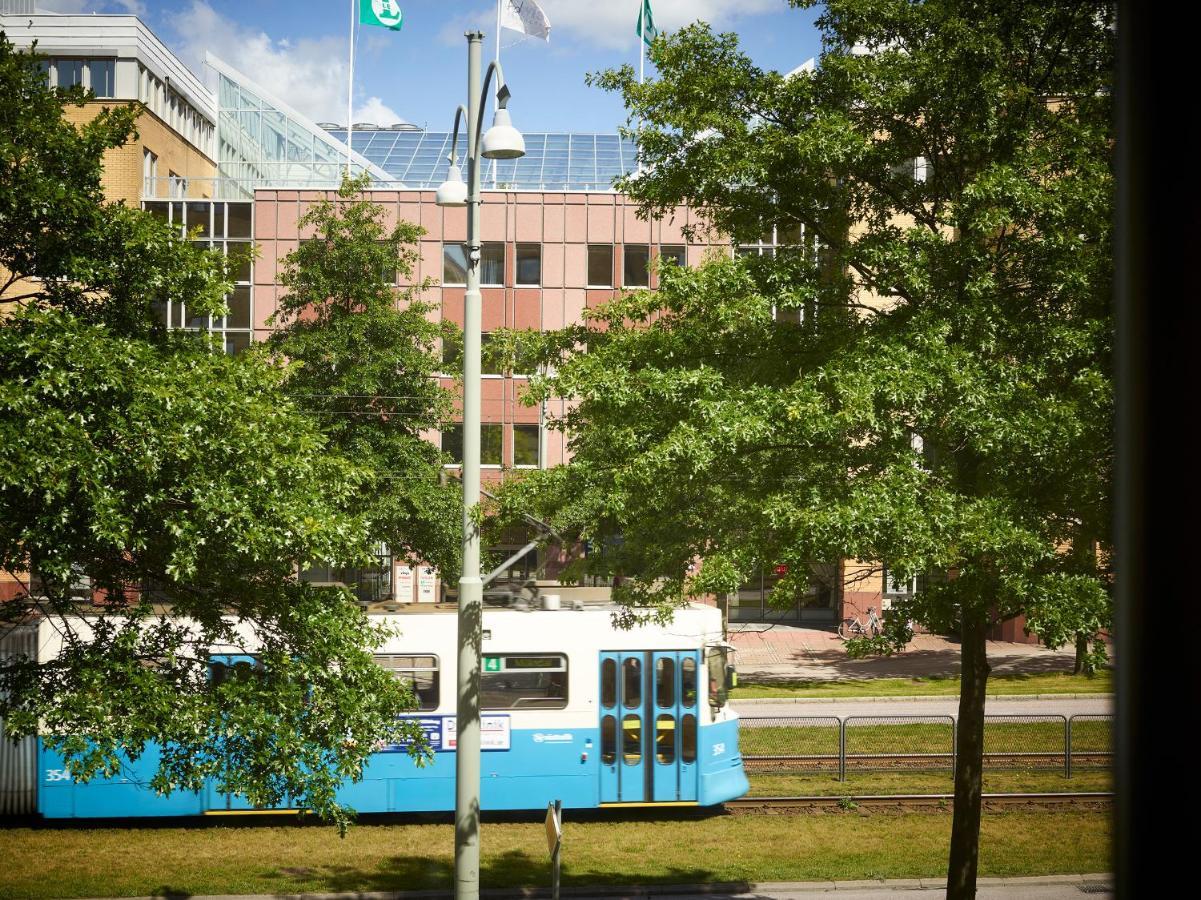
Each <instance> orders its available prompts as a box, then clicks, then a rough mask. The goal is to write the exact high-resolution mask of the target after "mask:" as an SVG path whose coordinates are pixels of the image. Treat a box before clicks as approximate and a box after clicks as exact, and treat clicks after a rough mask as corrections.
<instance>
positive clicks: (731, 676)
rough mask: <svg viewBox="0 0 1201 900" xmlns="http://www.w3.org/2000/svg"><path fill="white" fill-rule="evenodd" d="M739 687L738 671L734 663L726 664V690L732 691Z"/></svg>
mask: <svg viewBox="0 0 1201 900" xmlns="http://www.w3.org/2000/svg"><path fill="white" fill-rule="evenodd" d="M736 687H738V672H737V670H736V669H735V668H734V665H733V663H731V664H729V665H727V666H726V690H727V691H732V690H734V688H736Z"/></svg>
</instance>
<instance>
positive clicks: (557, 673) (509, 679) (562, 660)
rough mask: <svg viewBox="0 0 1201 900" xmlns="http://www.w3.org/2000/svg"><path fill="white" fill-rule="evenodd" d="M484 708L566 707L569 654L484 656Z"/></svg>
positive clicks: (481, 693) (481, 696)
mask: <svg viewBox="0 0 1201 900" xmlns="http://www.w3.org/2000/svg"><path fill="white" fill-rule="evenodd" d="M480 705H481V706H482V707H483V708H484V709H563V708H564V707H566V706H567V657H566V656H564V655H563V654H561V653H555V654H539V655H533V654H530V655H521V656H490V657H485V660H484V671H483V672H482V673H481V674H480Z"/></svg>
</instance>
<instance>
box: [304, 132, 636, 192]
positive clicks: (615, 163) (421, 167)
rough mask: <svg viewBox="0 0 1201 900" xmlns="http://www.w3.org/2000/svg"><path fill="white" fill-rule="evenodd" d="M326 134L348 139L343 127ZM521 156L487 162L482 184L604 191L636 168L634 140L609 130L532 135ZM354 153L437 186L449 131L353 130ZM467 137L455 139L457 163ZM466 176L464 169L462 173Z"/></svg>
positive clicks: (408, 182) (403, 178)
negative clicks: (626, 138)
mask: <svg viewBox="0 0 1201 900" xmlns="http://www.w3.org/2000/svg"><path fill="white" fill-rule="evenodd" d="M327 131H328V133H329V135H330V136H331V137H333V138H334V139H335V140H337V141H338V142H339V143H341V144H343V145H344V144H345V143H346V129H345V128H329V129H327ZM523 136H524V137H525V156H523V157H521V158H520V159H500V160H496V161H495V163H496V165H495V168H494V167H493V161H492V160H489V161H488V162H487V163H486V164H485V166H484V169H483V171H482V173H481V183H482V185H483V187H484V188H493V187H495V188H500V189H508V190H544V191H607V190H611V189H612V187H613V179H615V178H617V177H618V176H619V175H625V174H628V173H630V172H633V171H634V170H635V169H636V168H637V161H636V159H635V155H634V142H633V141H629V140H624V139H622V138H621V137H620V136H619V135H618V134H617V133H616V132H614V133H612V134H563V133H551V134H530V133H528V132H524V133H523ZM351 140H352V141H353V147H354V150H355V152H356V153H360V154H362V155H363V157H364V158H366V159H367V160H368V161H370V162H371V163H374V164H375V165H376V166H378V167H379V168H381V169H383V170H384V171H385V172H387V173H388V174H389V175H390V176H392V178H394V179H396V180H397V181H400V182H403V183H404V185H405V186H406V187H410V188H436V187H437V186H438V185H440V184H441V183H442V182H443V181H445V180H446V166H447V162H446V157H447V155H448V154H449V153H450V145H451V134H450V133H449V132H445V131H414V130H404V131H397V130H391V129H377V130H364V131H359V130H358V129H355V130H354V131H353V132H352V134H351ZM465 145H466V141H465V139H464V137H463V136H462V135H460V137H459V164H460V165H464V161H463V148H464V146H465ZM463 175H464V177H466V175H467V173H466V172H464V173H463Z"/></svg>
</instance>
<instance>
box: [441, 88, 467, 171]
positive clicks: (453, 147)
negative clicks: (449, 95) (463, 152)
mask: <svg viewBox="0 0 1201 900" xmlns="http://www.w3.org/2000/svg"><path fill="white" fill-rule="evenodd" d="M466 118H467V110H466V109H465V108H464V107H463V104H462V103H460V104H459V108H458V109H456V110H455V127H454V129H453V130H452V131H451V135H452V136H451V141H450V155H449V156H447V157H446V158H447V159H448V160H449V161H450V164H451V165H452V166H457V165H458V162H457V160H458V158H459V120H460V119H466Z"/></svg>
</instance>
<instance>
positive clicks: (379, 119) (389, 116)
mask: <svg viewBox="0 0 1201 900" xmlns="http://www.w3.org/2000/svg"><path fill="white" fill-rule="evenodd" d="M354 120H355V121H356V122H371V123H372V124H373V125H395V124H396V123H397V122H403V121H404V119H403V118H401V117H400V116H399V115H398V114H397V113H396V112H395V111H394V110H393V109H392V108H391V107H390V106H388V105H386V104H385V103H384V101H383V100H381V99H380V98H379V97H368V98H367V102H366V103H363V104H361V105H359V106H356V107H355V108H354Z"/></svg>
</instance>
